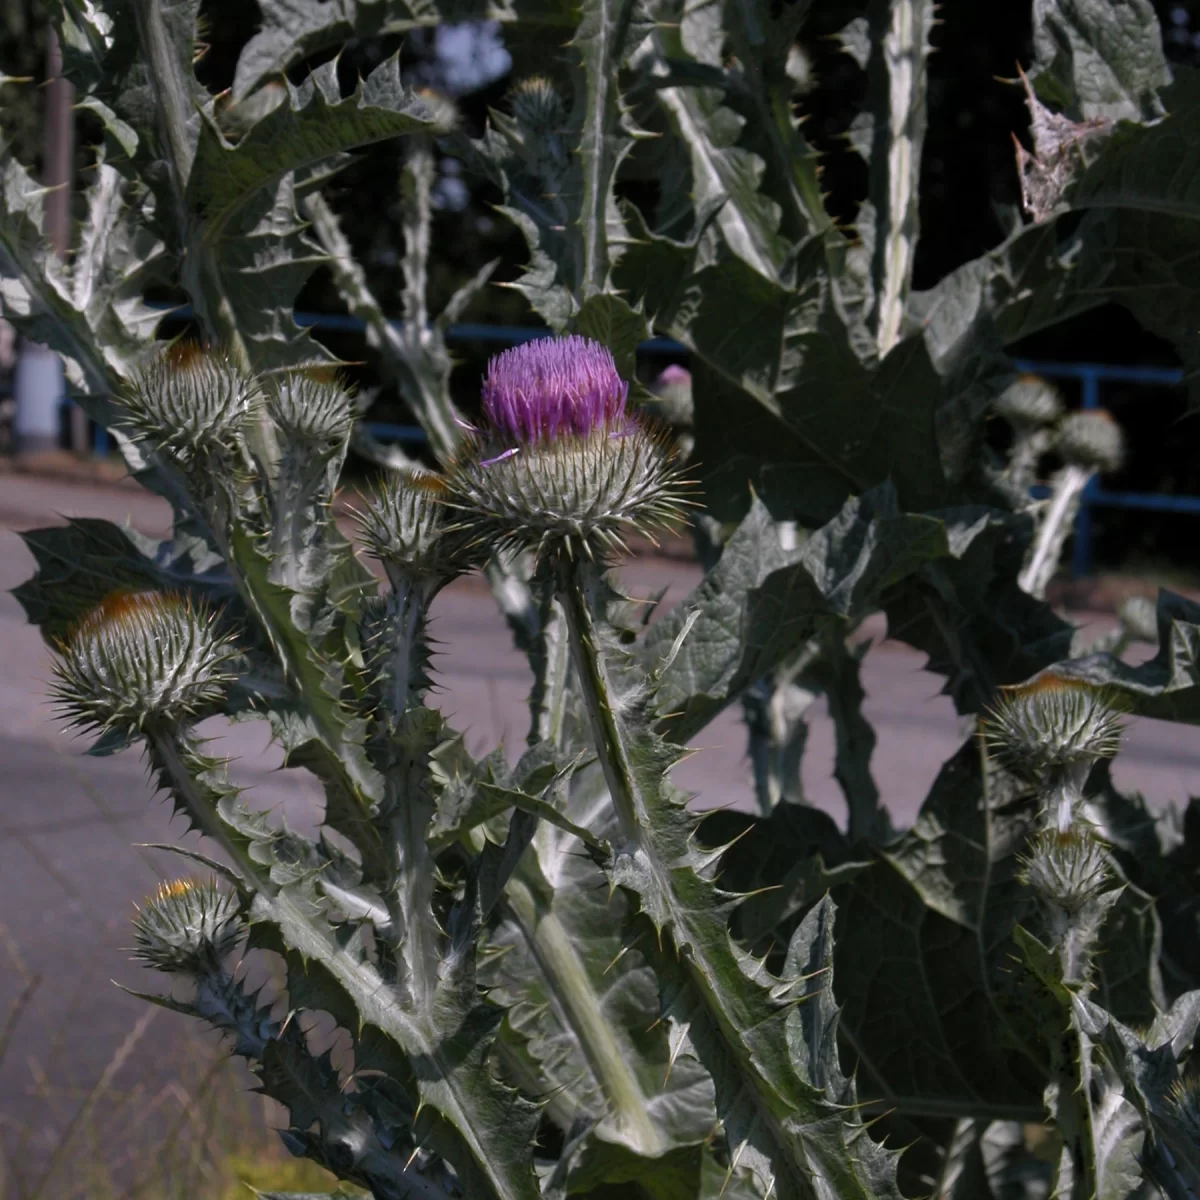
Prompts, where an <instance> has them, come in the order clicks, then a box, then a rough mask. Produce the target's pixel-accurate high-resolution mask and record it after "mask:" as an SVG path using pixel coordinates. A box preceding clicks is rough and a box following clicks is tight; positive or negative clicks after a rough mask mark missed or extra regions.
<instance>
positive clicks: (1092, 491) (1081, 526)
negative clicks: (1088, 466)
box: [1071, 366, 1100, 579]
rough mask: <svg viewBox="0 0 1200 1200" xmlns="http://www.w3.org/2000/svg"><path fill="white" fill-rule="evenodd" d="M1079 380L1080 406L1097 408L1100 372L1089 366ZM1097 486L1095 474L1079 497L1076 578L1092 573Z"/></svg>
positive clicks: (1073, 569) (1073, 571)
mask: <svg viewBox="0 0 1200 1200" xmlns="http://www.w3.org/2000/svg"><path fill="white" fill-rule="evenodd" d="M1079 381H1080V383H1081V384H1082V385H1083V395H1082V397H1081V399H1080V404H1081V407H1083V408H1099V407H1100V372H1099V371H1097V370H1096V369H1095V368H1094V367H1091V366H1089V367H1088V368H1086V369H1085V370H1083V371H1082V372H1081V373H1080V380H1079ZM1099 486H1100V485H1099V483H1098V481H1097V479H1096V476H1095V475H1093V476H1092V477H1091V479H1089V480H1088V482H1087V487H1085V488H1084V489H1083V495H1082V496H1081V497H1080V498H1079V513H1078V515H1077V516H1076V518H1075V544H1074V546H1073V547H1072V549H1071V574H1072V575H1074V576H1075V578H1076V579H1079V578H1082V577H1083V576H1085V575H1090V574H1091V573H1092V503H1093V502H1094V500H1095V497H1096V492H1097V491H1098V490H1099Z"/></svg>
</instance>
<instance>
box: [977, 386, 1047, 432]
mask: <svg viewBox="0 0 1200 1200" xmlns="http://www.w3.org/2000/svg"><path fill="white" fill-rule="evenodd" d="M992 407H993V408H994V409H995V410H996V412H997V413H999V415H1000V416H1002V417H1003V418H1004V419H1005V420H1006V421H1007V422H1008V423H1009V424H1010V425H1012V426H1014V427H1015V428H1017V429H1037V428H1039V427H1040V426H1042V425H1049V424H1051V423H1052V422H1053V421H1057V420H1058V418H1059V417H1060V416H1061V415H1062V411H1063V402H1062V397H1061V396H1060V395H1059V391H1058V388H1056V387H1055V386H1054V385H1053V384H1052V383H1050V382H1049V381H1047V380H1045V379H1042V378H1041V376H1039V375H1022V376H1020V377H1019V378H1018V379H1016V380H1015V381H1014V382H1013V383H1010V384H1009V385H1008V387H1006V388H1005V389H1004V391H1003V392H1001V393H1000V395H999V396H997V397H996V398H995V400H993V401H992Z"/></svg>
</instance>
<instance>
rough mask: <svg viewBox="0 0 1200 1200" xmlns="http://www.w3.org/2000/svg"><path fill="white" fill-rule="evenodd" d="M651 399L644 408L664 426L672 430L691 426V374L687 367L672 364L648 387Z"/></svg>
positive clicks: (692, 411) (692, 413)
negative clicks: (668, 426) (672, 428)
mask: <svg viewBox="0 0 1200 1200" xmlns="http://www.w3.org/2000/svg"><path fill="white" fill-rule="evenodd" d="M650 394H651V395H652V396H653V399H652V400H651V401H649V402H648V403H647V404H646V408H647V410H648V411H649V412H651V413H652V414H653V415H654V416H655V417H657V418H658V419H660V420H661V421H663V423H664V424H667V425H670V426H672V427H674V428H681V427H688V426H690V425H691V424H692V419H693V416H694V415H695V414H694V408H693V404H692V373H691V371H689V370H688V369H687V367H681V366H680V365H679V364H678V363H672V364H671V365H670V366H669V367H667V368H665V369H664V370H663V371H662V373H661V374H660V375H659V376H658V378H657V379H656V380H655V381H654V382H653V383H652V384H651V385H650Z"/></svg>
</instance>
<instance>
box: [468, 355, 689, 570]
mask: <svg viewBox="0 0 1200 1200" xmlns="http://www.w3.org/2000/svg"><path fill="white" fill-rule="evenodd" d="M628 393H629V385H628V384H627V383H626V382H625V381H624V380H623V379H622V378H621V377H620V375H619V374H618V372H617V369H616V365H615V363H614V362H613V358H612V355H611V354H610V353H609V351H608V350H607V349H605V348H604V347H603V346H601V345H599V344H598V343H597V342H592V341H589V340H587V339H586V338H581V337H568V338H559V339H554V340H550V339H546V340H539V341H535V342H528V343H526V344H525V345H523V346H518V347H516V348H515V349H512V350H507V351H505V352H504V353H503V354H501V355H499V356H498V357H497V358H495V359H493V360H492V363H491V366H490V369H489V371H488V377H487V379H486V381H485V383H484V387H483V417H484V419H483V428H482V429H481V430H480V431H479V435H478V437H477V438H476V439H474V441H473V443H472V444H470V445H469V447H468V452H467V454H466V455H465V456H464V458H463V459H462V461H460V462H459V463H458V464H457V466H456V468H455V470H454V471H453V472H452V474H451V476H450V480H449V496H448V503H450V504H451V505H453V506H454V507H455V508H458V509H461V510H462V511H463V512H464V513H465V514H466V516H465V519H464V524H465V525H468V526H470V527H472V528H473V530H474V533H475V536H476V538H477V540H479V541H489V540H490V541H496V542H499V543H501V544H504V545H507V546H510V547H513V548H521V547H532V548H541V547H543V546H545V545H547V544H549V543H557V544H559V545H561V546H565V547H567V548H568V549H570V550H572V551H573V550H574V549H576V548H577V549H579V550H580V551H581V552H583V553H585V554H588V555H594V554H595V553H596V552H597V551H600V552H604V551H606V550H611V549H619V548H622V547H623V545H624V534H625V533H627V532H629V531H631V530H633V531H640V532H646V533H651V532H652V531H653V530H655V529H657V528H662V527H665V526H670V525H673V524H674V523H676V521H677V520H678V519H679V517H680V515H681V510H682V507H683V501H682V500H681V499H680V496H679V492H680V489H681V482H680V479H679V477H678V473H677V470H676V467H675V458H674V454H673V452H672V451H671V449H670V448H669V447H668V445H667V444H666V442H665V441H664V439H663V438H662V437H661V436H659V435H656V434H655V433H653V432H652V431H651V430H650V429H648V428H647V427H646V426H645V425H644V424H643V423H642V422H640V421H638V420H637V419H635V418H634V417H633V415H632V414H630V413H629V412H628V411H627V410H626V400H627V397H628Z"/></svg>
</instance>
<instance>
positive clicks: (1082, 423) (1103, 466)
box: [1054, 408, 1125, 471]
mask: <svg viewBox="0 0 1200 1200" xmlns="http://www.w3.org/2000/svg"><path fill="white" fill-rule="evenodd" d="M1054 448H1055V449H1056V450H1057V451H1058V453H1059V454H1060V455H1061V456H1062V458H1063V459H1064V460H1065V461H1066V462H1069V463H1074V464H1076V465H1078V466H1081V467H1090V468H1092V469H1093V470H1096V471H1115V470H1117V469H1118V468H1119V467H1120V466H1121V463H1122V462H1123V461H1124V458H1125V438H1124V435H1123V434H1122V433H1121V427H1120V425H1118V424H1117V423H1116V421H1115V420H1114V419H1113V416H1112V414H1111V413H1109V412H1106V411H1105V410H1104V409H1102V408H1083V409H1080V410H1079V411H1078V412H1073V413H1071V415H1070V416H1069V417H1067V419H1066V420H1065V421H1063V423H1062V425H1061V426H1060V427H1059V430H1058V437H1057V438H1056V439H1055V443H1054Z"/></svg>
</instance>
